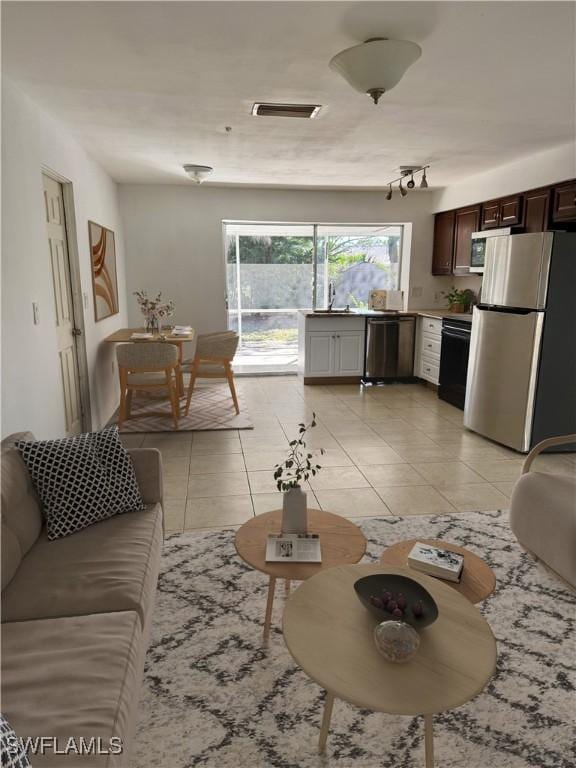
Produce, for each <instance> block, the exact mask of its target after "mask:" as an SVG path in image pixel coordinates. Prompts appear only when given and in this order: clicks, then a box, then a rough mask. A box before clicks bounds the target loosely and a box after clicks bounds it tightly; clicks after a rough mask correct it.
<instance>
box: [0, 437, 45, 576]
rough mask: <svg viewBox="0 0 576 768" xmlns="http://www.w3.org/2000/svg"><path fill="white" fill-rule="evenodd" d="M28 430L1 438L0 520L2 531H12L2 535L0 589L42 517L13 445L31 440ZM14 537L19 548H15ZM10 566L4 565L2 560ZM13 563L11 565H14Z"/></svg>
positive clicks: (37, 531) (32, 539) (31, 541)
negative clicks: (0, 516) (0, 490)
mask: <svg viewBox="0 0 576 768" xmlns="http://www.w3.org/2000/svg"><path fill="white" fill-rule="evenodd" d="M33 439H34V435H33V434H32V433H31V432H18V433H16V434H14V435H10V436H9V437H7V438H6V439H4V440H3V441H2V505H1V509H2V523H3V526H5V528H4V527H3V530H2V532H3V534H4V533H5V530H6V528H7V529H8V530H9V531H11V532H12V534H13V535H12V536H10V535H2V561H3V568H2V589H4V587H5V586H6V585H7V584H8V582H9V581H10V579H11V578H12V576H13V575H14V571H15V567H16V568H17V567H18V564H17V560H19V559H20V558H21V557H22V556H23V555H25V554H26V552H28V550H29V549H30V547H31V546H32V545H33V544H34V542H35V541H36V539H37V538H38V536H40V531H41V530H42V525H43V519H42V512H41V509H40V503H39V501H38V497H37V496H36V491H35V490H34V486H33V485H32V480H31V478H30V475H29V473H28V470H27V469H26V465H25V464H24V462H23V461H22V457H21V456H20V454H19V453H18V451H17V450H16V448H15V447H14V443H15V442H16V441H17V440H33ZM14 539H16V541H17V543H18V547H19V554H18V550H17V549H16V548H15V545H14ZM5 559H6V560H7V562H9V563H10V564H11V565H10V567H9V568H4V565H5V563H4V560H5ZM14 566H15V567H14Z"/></svg>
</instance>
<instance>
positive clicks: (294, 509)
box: [282, 487, 308, 533]
mask: <svg viewBox="0 0 576 768" xmlns="http://www.w3.org/2000/svg"><path fill="white" fill-rule="evenodd" d="M307 523H308V515H307V507H306V494H305V492H304V491H303V490H302V488H300V487H296V488H290V490H289V491H284V499H283V504H282V533H306V530H307Z"/></svg>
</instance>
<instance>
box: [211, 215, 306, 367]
mask: <svg viewBox="0 0 576 768" xmlns="http://www.w3.org/2000/svg"><path fill="white" fill-rule="evenodd" d="M313 265H314V227H313V226H311V225H303V226H300V225H292V224H285V225H284V224H227V225H226V279H227V292H228V326H229V328H231V329H233V330H235V331H237V332H238V333H239V334H240V349H239V354H238V356H237V359H236V363H235V369H236V370H237V371H239V372H244V373H246V372H249V371H253V372H254V373H258V372H295V371H296V366H297V361H298V310H300V309H311V308H312V304H313V299H312V297H313V293H312V285H313ZM245 369H246V370H245Z"/></svg>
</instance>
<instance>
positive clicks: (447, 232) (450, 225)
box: [432, 211, 455, 275]
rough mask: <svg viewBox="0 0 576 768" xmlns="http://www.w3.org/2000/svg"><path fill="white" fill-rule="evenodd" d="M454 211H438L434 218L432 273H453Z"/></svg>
mask: <svg viewBox="0 0 576 768" xmlns="http://www.w3.org/2000/svg"><path fill="white" fill-rule="evenodd" d="M454 214H455V212H454V211H444V212H443V213H437V214H436V216H435V218H434V251H433V253H432V274H433V275H451V274H452V255H453V253H454Z"/></svg>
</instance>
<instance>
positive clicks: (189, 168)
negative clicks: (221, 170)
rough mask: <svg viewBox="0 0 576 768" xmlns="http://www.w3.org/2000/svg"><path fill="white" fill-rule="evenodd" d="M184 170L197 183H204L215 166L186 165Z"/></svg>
mask: <svg viewBox="0 0 576 768" xmlns="http://www.w3.org/2000/svg"><path fill="white" fill-rule="evenodd" d="M184 170H185V172H186V175H187V176H189V177H190V178H191V179H192V181H194V182H196V184H202V182H203V181H205V179H207V178H208V176H210V174H211V173H212V171H213V170H214V168H211V167H210V166H209V165H185V166H184Z"/></svg>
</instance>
